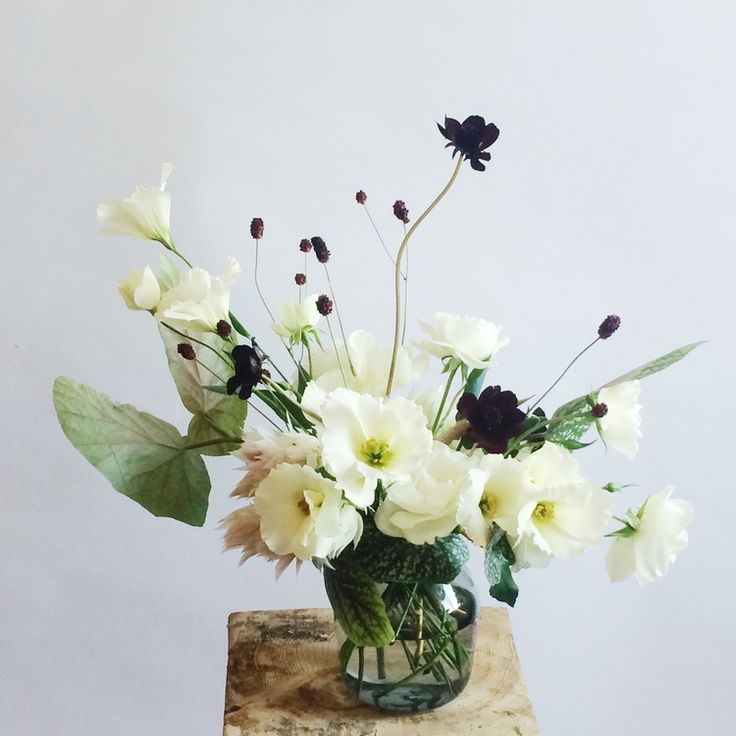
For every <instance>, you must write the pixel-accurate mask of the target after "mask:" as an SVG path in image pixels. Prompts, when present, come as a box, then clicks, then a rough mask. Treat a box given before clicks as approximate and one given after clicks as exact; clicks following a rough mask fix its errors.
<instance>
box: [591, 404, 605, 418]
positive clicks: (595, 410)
mask: <svg viewBox="0 0 736 736" xmlns="http://www.w3.org/2000/svg"><path fill="white" fill-rule="evenodd" d="M590 413H591V414H592V415H593V416H594V417H595V418H596V419H603V417H604V416H606V414H608V407H607V406H606V405H605V404H603V403H599V404H593V406H592V408H591V410H590Z"/></svg>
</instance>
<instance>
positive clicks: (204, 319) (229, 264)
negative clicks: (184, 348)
mask: <svg viewBox="0 0 736 736" xmlns="http://www.w3.org/2000/svg"><path fill="white" fill-rule="evenodd" d="M239 275H240V265H239V264H238V262H237V261H236V260H235V259H234V258H232V257H231V258H228V259H227V261H226V262H225V271H224V273H223V275H222V278H216V277H213V276H210V274H209V273H207V271H204V270H203V269H201V268H190V269H189V270H187V271H183V272H180V273H179V277H178V280H177V281H176V283H175V284H173V285H172V286H171V288H170V289H168V290H166V291H164V293H163V295H162V296H161V301H160V302H159V304H158V308H157V310H156V319H157V320H159V322H166V323H167V324H169V325H171V326H172V327H176V328H177V329H179V330H193V331H195V332H210V331H212V332H214V331H215V330H216V328H217V323H218V322H219V321H220V320H228V319H229V312H230V288H231V286H232V285H233V283H234V282H235V280H236V279H237V277H238V276H239Z"/></svg>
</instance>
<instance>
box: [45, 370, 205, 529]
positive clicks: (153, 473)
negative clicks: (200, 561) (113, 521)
mask: <svg viewBox="0 0 736 736" xmlns="http://www.w3.org/2000/svg"><path fill="white" fill-rule="evenodd" d="M54 407H55V409H56V414H57V416H58V417H59V422H60V423H61V427H62V429H63V430H64V434H65V435H66V436H67V438H68V439H69V441H70V442H71V443H72V444H73V445H74V447H76V448H77V450H79V452H81V453H82V455H83V456H84V457H85V458H86V459H87V460H89V462H90V463H92V465H94V466H95V467H96V468H97V469H98V470H99V471H100V472H101V473H102V474H103V475H104V476H105V477H106V478H107V479H108V480H109V481H110V483H111V484H112V486H113V488H115V490H117V491H119V492H120V493H122V494H123V495H125V496H128V498H132V499H133V500H134V501H136V502H138V503H139V504H140V505H141V506H143V508H145V509H147V510H148V511H150V512H151V513H152V514H153V515H154V516H168V517H170V518H172V519H177V520H178V521H183V522H185V523H186V524H191V525H193V526H202V524H204V520H205V516H206V514H207V503H208V496H209V492H210V479H209V476H208V475H207V468H205V465H204V462H203V460H202V458H201V457H200V456H199V454H198V453H197V452H194V451H192V450H187V442H186V440H185V439H184V438H183V437H182V436H181V435H180V434H179V432H178V431H177V429H176V427H173V426H172V425H171V424H169V423H168V422H164V421H163V420H161V419H157V418H156V417H154V416H152V415H151V414H146V413H145V412H141V411H138V409H136V408H135V407H133V406H130V405H129V404H118V403H116V402H114V401H112V400H111V399H110V398H108V397H107V396H105V395H104V394H100V393H97V392H96V391H95V390H94V389H92V388H90V387H89V386H85V385H83V384H81V383H77V382H76V381H73V380H71V379H70V378H64V377H59V378H57V379H56V381H55V382H54Z"/></svg>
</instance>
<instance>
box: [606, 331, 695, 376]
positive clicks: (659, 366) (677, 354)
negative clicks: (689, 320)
mask: <svg viewBox="0 0 736 736" xmlns="http://www.w3.org/2000/svg"><path fill="white" fill-rule="evenodd" d="M706 342H707V340H703V341H701V342H692V343H690V344H689V345H683V346H682V347H681V348H677V350H673V351H672V352H671V353H667V354H666V355H662V356H660V357H659V358H655V359H654V360H650V361H649V362H648V363H644V365H640V366H639V367H638V368H634V370H633V371H629V372H628V373H624V374H623V376H619V377H618V378H614V379H613V380H612V381H609V382H608V383H607V384H606V385H605V386H604V388H608V387H609V386H615V385H616V384H618V383H624V382H625V381H637V380H639V379H641V378H646V377H647V376H651V375H652V374H654V373H659V371H663V370H664V369H665V368H669V367H670V366H671V365H673V364H675V363H677V362H678V361H680V360H682V359H683V358H684V357H685V356H686V355H687V354H688V353H691V352H692V351H693V350H695V348H697V347H698V346H699V345H704V344H705V343H706Z"/></svg>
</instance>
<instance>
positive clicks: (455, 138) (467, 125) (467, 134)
mask: <svg viewBox="0 0 736 736" xmlns="http://www.w3.org/2000/svg"><path fill="white" fill-rule="evenodd" d="M437 127H438V128H439V129H440V133H442V135H443V136H445V138H447V140H448V141H450V142H449V143H448V144H447V145H446V146H445V148H449V147H450V146H454V147H455V150H454V151H453V152H452V157H453V158H455V154H456V153H460V154H462V155H463V156H465V158H467V159H468V160H469V161H470V165H471V166H472V167H473V168H474V169H475V170H476V171H485V170H486V167H485V165H484V164H482V163H481V161H490V160H491V154H490V153H488V151H486V148H489V147H490V146H492V145H493V144H494V143H495V142H496V140H497V139H498V135H499V132H500V131H499V130H498V128H497V127H496V126H495V125H494V124H493V123H488V125H486V121H485V119H484V118H482V117H481V116H480V115H471V116H470V117H469V118H465V120H464V121H463V122H462V123H460V122H458V121H457V120H455V118H448V117H447V116H445V127H444V128H443V127H442V126H441V125H440V124H439V123H437Z"/></svg>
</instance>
